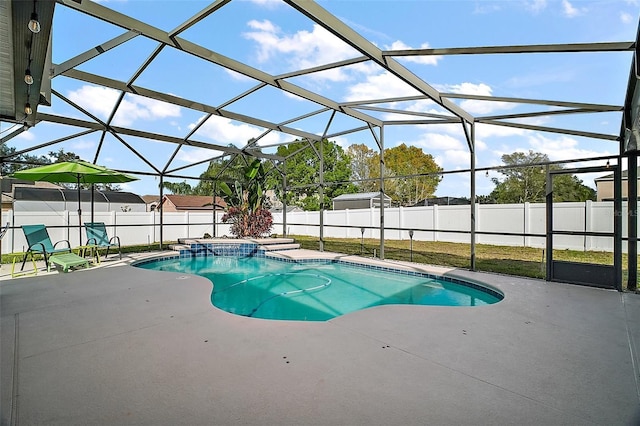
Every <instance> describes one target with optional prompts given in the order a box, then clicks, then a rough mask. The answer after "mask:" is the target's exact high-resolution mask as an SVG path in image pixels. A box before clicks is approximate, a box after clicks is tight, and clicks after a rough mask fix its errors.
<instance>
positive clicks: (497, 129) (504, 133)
mask: <svg viewBox="0 0 640 426" xmlns="http://www.w3.org/2000/svg"><path fill="white" fill-rule="evenodd" d="M527 132H528V130H525V129H519V128H516V127H505V126H492V125H491V124H482V123H478V124H476V140H477V139H483V140H484V139H488V138H492V137H503V138H504V137H512V136H521V135H524V134H526V133H527Z"/></svg>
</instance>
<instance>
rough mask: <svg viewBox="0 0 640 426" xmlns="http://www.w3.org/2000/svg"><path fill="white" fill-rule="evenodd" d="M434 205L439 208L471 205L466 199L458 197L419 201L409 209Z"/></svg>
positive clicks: (432, 198)
mask: <svg viewBox="0 0 640 426" xmlns="http://www.w3.org/2000/svg"><path fill="white" fill-rule="evenodd" d="M435 204H437V205H439V206H464V205H467V204H471V201H470V200H469V199H467V198H460V197H431V198H425V199H423V200H420V201H418V202H417V203H415V204H414V205H412V206H411V207H417V206H433V205H435Z"/></svg>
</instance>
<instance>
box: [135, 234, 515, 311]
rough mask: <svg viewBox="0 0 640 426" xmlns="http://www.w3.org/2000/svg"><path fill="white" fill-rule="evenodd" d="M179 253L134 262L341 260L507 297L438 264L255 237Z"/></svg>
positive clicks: (197, 242)
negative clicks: (273, 244) (276, 245)
mask: <svg viewBox="0 0 640 426" xmlns="http://www.w3.org/2000/svg"><path fill="white" fill-rule="evenodd" d="M176 251H177V252H178V253H176V254H166V253H165V254H159V255H158V256H157V257H151V258H147V259H144V260H139V261H134V262H132V263H131V265H132V266H141V265H144V264H147V263H152V262H157V261H164V260H174V259H189V258H192V257H218V256H226V257H257V258H268V259H273V260H278V261H280V262H290V263H300V264H312V263H338V264H341V265H348V266H352V267H356V268H364V269H369V270H374V271H382V272H389V273H394V274H402V275H408V276H419V277H424V278H433V279H440V280H442V281H445V282H450V283H454V284H458V285H462V286H467V287H470V288H473V289H475V290H478V291H482V292H485V293H487V294H489V295H491V296H493V297H495V298H497V299H499V300H498V302H496V303H499V302H501V301H503V300H504V298H505V293H504V292H503V291H502V290H500V289H498V288H497V287H495V286H492V285H491V284H489V283H487V282H483V281H480V280H475V279H470V278H468V277H463V276H461V275H457V274H456V273H455V271H456V269H454V268H444V267H436V266H430V265H423V264H417V263H409V262H401V261H388V260H381V259H377V258H367V257H362V256H356V255H346V254H342V253H334V252H326V251H323V252H318V251H314V250H307V249H292V248H287V249H285V250H275V251H269V250H265V249H263V248H262V245H261V244H260V242H257V241H255V240H236V241H230V240H205V241H204V242H203V241H200V240H194V241H193V242H192V243H189V244H188V246H187V245H186V244H182V245H181V246H180V247H179V248H178V249H177V250H176Z"/></svg>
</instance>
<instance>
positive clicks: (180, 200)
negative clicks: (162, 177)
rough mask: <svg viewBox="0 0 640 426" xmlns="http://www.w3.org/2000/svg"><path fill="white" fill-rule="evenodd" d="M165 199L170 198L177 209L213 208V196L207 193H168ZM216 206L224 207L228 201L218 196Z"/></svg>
mask: <svg viewBox="0 0 640 426" xmlns="http://www.w3.org/2000/svg"><path fill="white" fill-rule="evenodd" d="M164 199H166V200H169V201H170V202H171V204H173V205H174V206H176V209H177V210H211V209H212V207H211V206H212V197H209V196H206V195H178V194H168V195H165V196H164ZM216 207H217V208H219V209H224V208H226V207H227V203H226V202H225V201H224V200H223V199H222V198H220V197H218V196H216Z"/></svg>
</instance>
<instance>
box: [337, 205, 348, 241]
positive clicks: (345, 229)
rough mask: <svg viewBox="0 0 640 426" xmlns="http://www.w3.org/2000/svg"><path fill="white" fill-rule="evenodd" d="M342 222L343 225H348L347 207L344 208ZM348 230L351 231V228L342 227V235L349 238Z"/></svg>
mask: <svg viewBox="0 0 640 426" xmlns="http://www.w3.org/2000/svg"><path fill="white" fill-rule="evenodd" d="M334 211H335V210H334ZM343 222H344V224H345V225H349V209H344V221H343ZM349 231H351V229H349V228H344V234H345V235H344V236H345V238H349Z"/></svg>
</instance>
